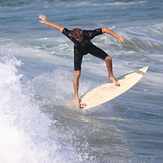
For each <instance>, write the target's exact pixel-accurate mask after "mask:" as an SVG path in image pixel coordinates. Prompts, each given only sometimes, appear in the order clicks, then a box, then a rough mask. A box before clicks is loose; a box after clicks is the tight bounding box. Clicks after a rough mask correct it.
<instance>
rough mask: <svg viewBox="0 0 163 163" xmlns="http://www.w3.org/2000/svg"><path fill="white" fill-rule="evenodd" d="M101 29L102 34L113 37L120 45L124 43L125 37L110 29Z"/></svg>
mask: <svg viewBox="0 0 163 163" xmlns="http://www.w3.org/2000/svg"><path fill="white" fill-rule="evenodd" d="M101 29H102V33H107V34H109V35H112V36H113V37H115V38H116V39H117V40H118V42H119V43H121V42H124V40H123V38H124V35H121V36H120V35H118V34H116V33H115V32H114V31H112V30H111V29H109V28H101Z"/></svg>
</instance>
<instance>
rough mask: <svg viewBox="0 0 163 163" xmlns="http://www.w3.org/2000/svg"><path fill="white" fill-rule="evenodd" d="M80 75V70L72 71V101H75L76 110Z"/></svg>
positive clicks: (78, 104)
mask: <svg viewBox="0 0 163 163" xmlns="http://www.w3.org/2000/svg"><path fill="white" fill-rule="evenodd" d="M80 74H81V71H80V70H77V71H74V78H73V86H74V99H75V103H76V108H77V109H78V108H79V107H80V102H79V95H78V91H79V78H80Z"/></svg>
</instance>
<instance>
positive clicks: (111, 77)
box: [105, 56, 120, 86]
mask: <svg viewBox="0 0 163 163" xmlns="http://www.w3.org/2000/svg"><path fill="white" fill-rule="evenodd" d="M105 61H106V67H107V69H108V74H109V76H108V78H109V79H111V80H112V81H113V83H114V84H115V85H116V86H120V84H119V83H118V81H117V80H116V79H115V77H114V75H113V68H112V58H111V57H110V56H107V57H106V58H105Z"/></svg>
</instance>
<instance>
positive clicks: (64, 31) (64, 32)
mask: <svg viewBox="0 0 163 163" xmlns="http://www.w3.org/2000/svg"><path fill="white" fill-rule="evenodd" d="M62 33H63V34H64V35H65V36H67V37H68V38H69V39H70V40H71V37H70V30H68V29H67V28H64V29H63V31H62Z"/></svg>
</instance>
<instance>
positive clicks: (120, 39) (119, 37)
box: [117, 35, 124, 43]
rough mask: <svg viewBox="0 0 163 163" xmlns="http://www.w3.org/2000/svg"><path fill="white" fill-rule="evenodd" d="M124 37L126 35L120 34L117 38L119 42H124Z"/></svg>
mask: <svg viewBox="0 0 163 163" xmlns="http://www.w3.org/2000/svg"><path fill="white" fill-rule="evenodd" d="M123 38H124V35H122V36H118V38H117V39H118V42H119V43H121V42H124V40H123Z"/></svg>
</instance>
